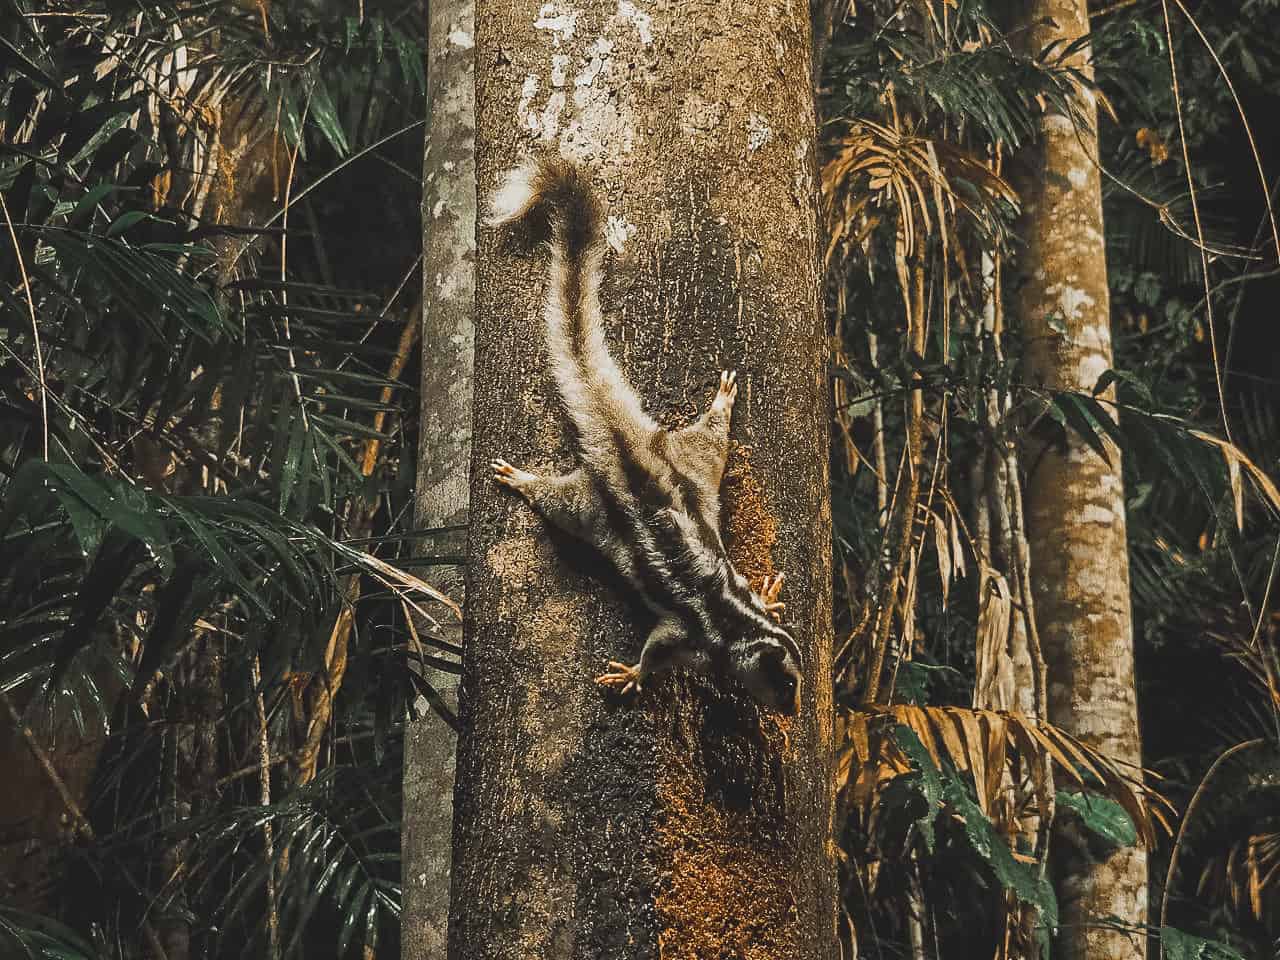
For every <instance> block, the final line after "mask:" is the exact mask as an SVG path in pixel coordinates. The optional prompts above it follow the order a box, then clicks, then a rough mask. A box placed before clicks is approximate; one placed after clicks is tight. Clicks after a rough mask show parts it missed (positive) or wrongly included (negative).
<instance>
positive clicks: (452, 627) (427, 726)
mask: <svg viewBox="0 0 1280 960" xmlns="http://www.w3.org/2000/svg"><path fill="white" fill-rule="evenodd" d="M429 7H430V9H429V13H428V16H429V18H430V21H429V23H428V31H427V32H428V51H427V71H428V76H427V133H426V153H425V157H424V160H423V172H422V175H423V190H422V231H423V236H422V250H423V258H422V386H421V391H420V402H421V413H420V431H419V442H418V478H417V485H416V487H415V489H416V491H417V494H416V503H415V505H414V506H415V517H416V524H417V526H418V527H419V528H431V527H453V528H456V529H453V530H450V531H448V532H444V533H440V534H436V535H434V536H432V537H431V538H430V539H429V541H428V542H427V544H425V546H424V549H425V552H427V553H431V554H435V555H461V554H463V553H465V551H466V530H465V527H464V526H463V525H464V524H465V523H466V520H467V508H468V504H469V501H470V491H469V489H468V484H467V478H468V473H469V467H470V459H471V404H472V380H473V372H474V367H473V364H474V360H475V256H476V245H475V240H476V167H475V55H474V48H475V42H474V39H473V37H474V31H475V5H474V3H473V2H472V0H448V2H433V3H431V4H430V5H429ZM464 572H465V568H464V567H462V566H460V565H459V566H439V567H433V568H432V579H433V580H434V582H435V585H436V586H437V587H439V588H440V589H441V590H443V591H444V592H445V593H446V594H448V595H449V596H450V597H452V598H453V599H455V600H456V601H458V603H459V604H461V603H462V601H463V595H464V587H465V582H464V580H465V577H464ZM440 636H441V637H442V639H444V640H446V641H448V642H450V643H454V644H458V645H461V642H462V625H461V624H460V623H452V622H442V623H441V630H440ZM418 669H419V671H420V672H421V673H422V674H423V676H424V678H425V679H426V681H427V683H428V684H430V686H431V687H432V688H433V689H434V690H435V691H436V692H437V693H438V694H440V697H441V699H442V700H443V702H444V703H443V705H444V706H445V707H446V708H447V709H449V710H453V711H456V710H457V701H458V692H457V687H458V680H457V677H455V676H453V675H451V674H449V673H446V672H445V671H443V670H437V669H434V668H432V667H430V666H427V665H425V664H423V665H421V666H420V667H419V668H418ZM417 707H418V712H419V713H420V714H426V715H425V716H423V718H422V719H421V720H419V721H417V722H416V723H410V724H409V726H408V729H407V732H406V735H405V746H404V805H403V808H402V814H401V817H402V820H401V822H402V825H403V832H402V840H401V864H402V876H403V889H404V910H403V913H402V915H401V956H402V957H404V960H437V958H441V957H444V956H445V951H446V940H447V933H448V925H449V885H450V877H451V865H452V861H453V856H452V843H453V782H454V761H455V757H456V750H457V741H456V737H455V735H454V733H453V731H452V730H451V729H450V728H449V726H448V725H447V724H446V723H445V722H444V720H443V719H442V718H441V717H440V716H439V714H438V713H437V712H435V711H433V710H432V709H431V705H429V704H427V703H424V702H421V700H420V701H419V703H418V705H417Z"/></svg>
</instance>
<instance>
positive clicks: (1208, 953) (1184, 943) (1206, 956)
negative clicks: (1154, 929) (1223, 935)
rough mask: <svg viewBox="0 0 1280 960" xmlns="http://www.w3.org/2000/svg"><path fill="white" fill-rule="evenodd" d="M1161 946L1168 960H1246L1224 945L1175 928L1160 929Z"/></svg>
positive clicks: (1237, 952)
mask: <svg viewBox="0 0 1280 960" xmlns="http://www.w3.org/2000/svg"><path fill="white" fill-rule="evenodd" d="M1160 946H1161V948H1162V949H1163V951H1164V955H1165V957H1167V958H1168V960H1244V956H1243V955H1242V954H1241V953H1240V952H1239V951H1238V950H1233V949H1232V948H1231V947H1229V946H1227V945H1226V944H1224V943H1219V942H1218V941H1216V940H1206V939H1204V938H1203V937H1197V936H1193V935H1192V934H1190V933H1183V932H1182V931H1181V930H1177V929H1175V928H1173V927H1161V928H1160Z"/></svg>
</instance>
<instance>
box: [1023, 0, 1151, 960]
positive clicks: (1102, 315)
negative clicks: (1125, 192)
mask: <svg viewBox="0 0 1280 960" xmlns="http://www.w3.org/2000/svg"><path fill="white" fill-rule="evenodd" d="M1022 17H1023V19H1022V21H1021V23H1019V24H1017V25H1018V26H1021V27H1022V28H1023V30H1022V32H1020V33H1018V34H1016V38H1017V42H1018V43H1019V44H1021V45H1022V47H1023V48H1024V49H1025V50H1026V51H1027V52H1030V53H1039V51H1041V50H1042V49H1044V47H1045V46H1047V45H1048V44H1050V43H1052V42H1054V41H1059V42H1062V43H1069V42H1071V41H1074V40H1076V39H1077V38H1079V37H1081V36H1083V35H1084V34H1085V33H1086V32H1087V31H1088V28H1089V21H1088V12H1087V9H1086V5H1085V0H1033V2H1031V3H1027V4H1026V5H1025V6H1024V8H1023V14H1022ZM1086 58H1087V51H1084V52H1082V53H1081V54H1080V55H1079V56H1078V57H1077V61H1078V62H1077V63H1076V66H1078V67H1080V68H1081V69H1084V70H1088V69H1089V68H1088V64H1087V61H1086ZM1080 96H1081V97H1082V98H1083V99H1082V102H1081V104H1080V105H1081V107H1082V109H1083V110H1084V112H1085V115H1086V116H1087V117H1088V119H1089V122H1090V124H1091V125H1092V124H1093V123H1095V122H1096V117H1097V109H1096V104H1095V103H1094V101H1093V98H1092V97H1091V96H1090V95H1089V94H1088V93H1087V92H1082V93H1081V94H1080ZM1018 161H1019V162H1018V163H1017V164H1016V165H1015V166H1016V169H1015V174H1014V176H1015V185H1016V186H1017V188H1018V190H1019V193H1020V194H1021V196H1022V201H1023V222H1022V229H1021V231H1020V235H1021V236H1022V237H1024V238H1025V240H1026V242H1027V249H1026V253H1025V255H1024V257H1023V260H1022V269H1021V271H1020V273H1021V277H1020V280H1021V284H1020V286H1019V288H1018V292H1017V309H1018V310H1019V313H1020V315H1021V319H1022V323H1023V331H1024V336H1025V338H1026V354H1025V357H1026V376H1027V378H1028V380H1029V381H1030V382H1031V383H1032V384H1037V385H1042V386H1044V387H1046V388H1049V389H1052V390H1070V391H1077V392H1082V393H1090V392H1092V390H1093V387H1094V385H1095V384H1096V383H1097V381H1098V377H1099V376H1100V375H1101V374H1102V373H1103V371H1105V370H1107V369H1108V368H1110V367H1111V365H1112V351H1111V316H1110V301H1109V297H1108V291H1107V264H1106V249H1105V245H1104V242H1103V232H1102V198H1101V184H1100V175H1099V168H1098V162H1097V161H1098V147H1097V137H1096V132H1091V131H1077V130H1076V129H1075V128H1074V127H1073V126H1072V124H1071V122H1070V121H1069V120H1068V119H1067V118H1066V117H1064V116H1061V115H1060V114H1057V113H1053V112H1049V113H1046V115H1045V117H1044V119H1043V121H1042V124H1041V137H1040V140H1039V142H1038V143H1037V144H1035V145H1033V146H1030V147H1028V148H1027V149H1026V150H1025V151H1024V154H1023V155H1022V156H1021V157H1019V158H1018ZM1109 458H1110V461H1111V462H1110V463H1109V464H1108V463H1107V462H1106V461H1105V460H1103V458H1102V457H1100V456H1098V455H1097V454H1096V453H1095V452H1094V451H1093V450H1092V449H1091V448H1090V447H1089V445H1088V444H1087V443H1086V442H1085V441H1084V440H1082V439H1080V438H1079V437H1078V436H1076V435H1074V434H1071V435H1069V436H1068V438H1067V442H1066V445H1065V447H1061V446H1058V445H1049V446H1047V447H1045V448H1044V449H1042V450H1036V451H1033V455H1032V456H1029V457H1028V458H1026V460H1025V461H1024V462H1025V463H1026V465H1027V468H1028V470H1030V476H1029V478H1028V482H1027V492H1026V517H1027V532H1028V539H1029V542H1030V545H1031V552H1032V556H1033V558H1034V567H1033V573H1032V584H1033V589H1034V596H1035V603H1036V614H1037V620H1038V622H1039V626H1040V635H1041V640H1042V643H1043V647H1044V654H1045V660H1046V662H1047V664H1048V679H1049V683H1048V697H1047V700H1048V713H1049V720H1050V721H1052V722H1053V723H1055V724H1057V725H1058V726H1060V727H1062V728H1063V729H1065V730H1067V731H1068V732H1069V733H1071V734H1073V735H1075V736H1076V737H1079V738H1080V739H1081V740H1083V741H1084V742H1085V743H1087V744H1089V745H1090V746H1092V747H1094V748H1096V749H1098V750H1101V751H1102V752H1103V753H1105V754H1107V755H1109V756H1111V757H1114V758H1117V759H1119V760H1122V761H1127V762H1129V763H1133V764H1138V763H1140V762H1141V759H1142V749H1141V739H1140V737H1139V732H1138V712H1137V703H1136V700H1137V697H1136V692H1135V689H1134V671H1133V624H1132V619H1131V615H1130V606H1129V558H1128V552H1127V547H1126V543H1125V506H1124V488H1123V484H1122V482H1121V474H1120V451H1119V450H1117V449H1115V448H1114V447H1112V448H1111V449H1110V454H1109ZM1054 859H1055V861H1056V865H1055V867H1054V873H1055V879H1056V881H1057V886H1058V897H1059V900H1060V901H1061V904H1060V906H1061V918H1062V927H1061V933H1060V936H1059V941H1058V950H1057V953H1056V954H1055V955H1057V956H1062V957H1064V958H1068V960H1071V958H1081V960H1083V958H1088V960H1110V958H1119V957H1142V956H1144V955H1145V946H1144V942H1143V938H1142V937H1141V936H1136V935H1133V934H1125V933H1122V932H1118V931H1116V930H1113V929H1105V928H1102V927H1098V926H1096V925H1092V924H1096V923H1097V921H1098V920H1099V919H1101V918H1103V917H1106V916H1108V915H1111V916H1115V917H1119V918H1121V919H1122V920H1124V921H1126V922H1128V923H1131V924H1135V925H1141V924H1143V923H1145V921H1146V900H1147V868H1146V854H1145V852H1144V851H1143V850H1142V849H1140V848H1138V847H1130V848H1127V849H1124V850H1120V851H1119V852H1117V853H1115V854H1113V855H1111V856H1110V857H1108V858H1106V859H1104V860H1101V861H1098V860H1095V859H1094V858H1093V857H1091V856H1090V855H1089V853H1088V851H1087V848H1086V847H1085V846H1084V845H1083V844H1082V843H1079V842H1077V840H1075V839H1073V838H1072V837H1071V836H1070V835H1069V833H1067V832H1066V831H1059V832H1058V836H1057V838H1056V839H1055V845H1054Z"/></svg>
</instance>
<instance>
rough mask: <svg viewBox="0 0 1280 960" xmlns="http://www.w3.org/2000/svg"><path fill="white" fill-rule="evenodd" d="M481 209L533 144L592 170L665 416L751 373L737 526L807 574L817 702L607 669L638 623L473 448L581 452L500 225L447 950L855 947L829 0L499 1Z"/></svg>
mask: <svg viewBox="0 0 1280 960" xmlns="http://www.w3.org/2000/svg"><path fill="white" fill-rule="evenodd" d="M476 41H477V46H476V49H477V149H476V153H477V166H478V182H479V185H480V193H481V196H482V197H483V196H485V195H486V194H487V193H488V192H489V191H491V190H492V189H493V188H494V185H495V183H496V181H497V178H498V176H499V174H500V172H501V171H502V170H503V169H505V168H506V167H508V166H510V165H512V164H513V163H515V162H516V161H517V160H518V159H520V158H521V157H522V156H523V155H525V154H528V153H531V152H534V151H536V150H545V151H558V152H559V153H561V154H563V155H565V156H568V157H571V158H574V159H576V160H578V161H579V162H581V163H583V164H585V165H586V166H587V167H588V168H589V169H590V170H591V172H592V176H593V178H594V179H595V180H596V182H597V183H598V184H599V186H600V188H601V190H602V193H603V195H604V196H605V197H606V199H607V203H608V206H609V211H610V225H609V229H610V235H611V239H613V240H614V241H617V242H619V243H621V242H625V247H626V251H627V253H626V255H625V256H624V257H623V258H622V262H621V263H617V264H614V265H613V269H614V270H615V278H614V280H613V281H612V283H611V284H610V285H609V287H608V288H607V289H606V292H605V299H606V309H607V310H609V311H610V314H611V315H610V319H609V321H608V323H607V325H606V326H607V329H608V337H609V341H610V346H611V348H612V350H613V351H614V353H615V355H616V356H617V357H618V359H619V362H620V364H621V365H622V367H623V368H624V369H625V370H626V372H627V373H628V374H629V375H630V376H631V377H632V379H633V380H634V382H635V383H636V384H637V385H638V386H639V389H640V392H641V394H642V395H643V396H644V397H645V399H646V401H647V402H648V403H649V405H650V409H651V410H652V412H653V413H654V414H655V416H656V417H657V418H658V419H659V420H660V421H662V422H663V423H665V424H667V425H668V426H670V425H674V424H677V423H684V422H688V421H689V420H690V419H691V418H692V417H693V416H694V415H695V413H696V412H697V411H698V410H699V409H700V408H701V407H702V406H703V405H705V404H706V403H707V402H708V401H709V400H710V398H711V396H712V394H713V393H714V390H715V386H716V384H717V381H718V377H719V371H720V369H721V368H722V367H731V368H736V369H737V370H738V373H739V382H740V383H741V384H742V389H741V391H740V394H739V398H738V404H737V409H736V411H735V414H734V425H733V431H732V436H733V438H734V440H735V441H737V443H739V444H742V445H745V446H742V447H739V448H738V449H737V450H736V452H735V454H734V455H733V456H732V457H731V460H730V469H729V476H728V477H727V478H726V482H725V493H726V501H727V506H726V516H725V524H724V525H725V530H726V532H727V534H728V536H729V539H730V541H731V546H730V550H731V552H732V554H733V556H734V559H735V561H737V562H738V564H739V568H740V569H741V570H742V571H743V573H744V574H746V575H748V576H757V575H759V574H762V573H764V572H766V571H769V570H771V569H773V568H774V567H775V565H776V567H777V568H778V569H782V570H785V572H786V573H787V577H788V579H787V591H788V596H787V597H786V599H787V601H788V604H789V606H788V613H789V618H788V619H789V620H790V621H791V622H793V623H794V624H795V625H796V631H797V639H798V641H799V642H800V645H801V647H802V649H803V650H804V651H805V653H806V657H807V663H806V682H805V688H804V689H805V696H804V703H803V707H802V711H801V714H800V716H799V717H798V718H796V720H795V721H794V722H788V721H786V720H785V719H784V718H781V717H779V716H778V715H776V714H772V713H768V712H764V711H761V710H759V709H757V708H756V707H755V706H754V705H753V704H752V703H751V702H750V701H749V700H747V699H746V697H745V695H742V694H740V693H737V692H732V691H730V690H728V689H727V684H726V683H725V682H724V681H720V682H713V681H704V680H702V679H699V678H695V677H690V676H687V675H684V674H676V675H667V676H664V677H662V678H660V679H655V681H654V682H653V683H652V684H650V685H649V686H647V687H646V689H645V691H644V693H643V694H642V695H641V696H639V697H638V698H636V699H634V700H623V699H618V698H615V697H613V696H610V695H606V694H604V693H603V692H602V691H601V689H600V688H598V687H597V686H596V685H595V684H594V683H593V682H592V677H593V676H594V675H595V674H597V673H599V672H600V668H601V666H602V665H603V664H604V663H605V661H606V660H608V659H611V658H618V657H619V656H622V657H626V656H630V655H634V654H635V653H636V652H637V651H638V650H639V647H640V643H641V639H642V636H643V634H642V629H643V626H644V623H645V615H644V614H643V613H641V612H638V611H636V610H635V609H633V608H632V607H630V606H628V605H627V604H626V602H625V601H624V600H623V599H621V593H620V591H619V590H617V589H616V588H615V587H614V586H611V585H609V584H606V583H602V582H601V581H600V580H599V579H596V578H594V577H592V576H590V575H589V571H588V569H587V568H588V567H589V566H590V562H589V561H587V563H582V562H580V561H582V560H584V559H586V558H584V557H582V556H581V554H577V553H575V552H574V551H573V550H572V548H570V547H568V546H567V545H564V544H562V543H558V542H553V540H552V538H551V537H550V536H549V535H548V532H547V530H546V529H545V528H544V526H543V525H542V524H541V523H540V522H539V521H538V520H537V519H536V518H535V517H534V516H533V515H532V513H531V512H530V511H529V510H528V509H527V508H526V507H525V506H523V504H521V503H519V502H517V501H515V500H514V499H512V498H509V497H506V496H503V495H502V494H501V493H499V492H498V491H497V490H495V489H493V488H492V487H491V486H490V484H489V482H488V478H487V476H486V475H485V473H484V472H483V471H481V470H479V469H478V468H477V467H476V466H474V465H476V464H484V463H487V462H488V460H489V459H491V458H493V457H495V456H498V455H502V456H505V457H508V458H509V459H511V460H512V462H515V463H519V464H522V465H531V466H532V467H533V468H535V469H536V468H538V467H543V468H548V467H549V468H554V469H565V468H567V467H568V466H569V464H570V462H571V461H570V457H571V454H570V452H569V451H570V450H571V446H570V441H569V440H568V438H567V436H566V433H565V430H564V428H563V418H562V416H561V415H560V413H559V410H558V404H557V403H556V402H555V401H554V399H553V394H552V393H551V384H550V379H549V377H548V374H547V371H546V366H545V361H544V358H543V354H542V336H541V298H542V293H543V290H544V287H545V281H544V277H545V272H546V261H545V258H544V257H542V256H534V257H527V256H521V255H516V253H515V251H514V249H512V248H510V247H509V246H507V245H504V244H501V243H500V242H499V240H498V238H496V237H494V236H493V235H492V234H491V233H489V232H487V231H481V233H480V236H479V262H478V267H477V286H476V290H477V300H476V304H477V310H476V383H475V390H476V404H475V416H474V428H475V433H474V436H475V444H474V455H473V470H472V477H473V483H472V514H471V521H472V522H471V532H470V543H469V546H470V551H469V556H470V558H471V560H470V563H469V567H468V579H467V618H466V621H467V622H466V654H465V658H464V662H465V663H464V674H463V683H462V704H461V709H462V720H463V731H464V732H463V735H462V737H461V740H460V743H459V753H458V768H457V771H458V784H457V791H456V793H455V817H456V819H455V833H454V841H455V842H454V857H455V864H454V867H455V876H454V886H453V906H452V910H451V915H450V951H449V955H450V956H451V957H453V958H457V960H473V958H481V957H555V958H557V960H558V958H571V957H572V958H590V960H598V958H615V957H657V956H659V955H661V956H662V957H664V958H666V960H679V958H688V960H693V958H708V957H744V958H747V957H751V958H755V957H760V958H764V957H769V958H792V957H795V958H798V957H805V958H821V960H826V958H833V957H835V956H836V951H837V945H836V938H835V918H836V912H835V904H836V899H835V865H834V862H833V860H834V845H833V843H832V834H831V831H832V818H833V814H834V801H833V792H832V784H833V781H832V775H831V774H832V771H831V761H832V718H833V708H832V700H831V687H830V675H831V619H830V618H831V608H830V557H831V553H830V502H829V493H828V489H829V488H828V476H827V473H828V463H827V440H828V435H827V422H828V420H827V414H828V411H827V396H828V389H827V374H826V356H827V345H826V338H825V336H824V332H823V327H822V323H821V321H820V318H819V305H818V257H817V234H816V217H815V202H814V199H815V198H814V193H815V179H816V178H815V165H814V116H813V99H812V92H811V87H810V84H809V71H810V49H809V20H808V9H807V7H806V6H805V5H801V4H790V5H784V4H775V3H745V4H744V3H741V2H731V0H703V2H700V3H696V4H692V5H681V6H679V7H677V6H674V5H657V4H654V5H652V6H651V5H649V4H647V3H633V2H631V0H623V2H618V0H580V2H576V3H572V2H565V0H554V2H551V3H545V2H543V0H516V2H512V0H481V2H480V3H479V4H478V5H477V13H476Z"/></svg>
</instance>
